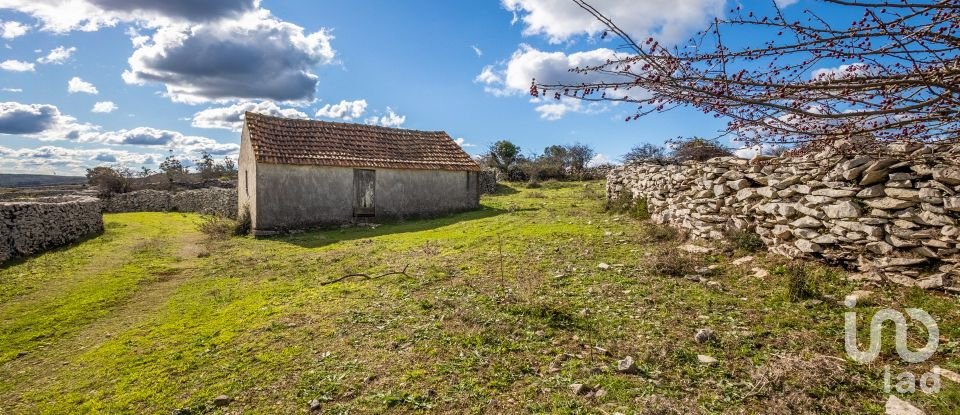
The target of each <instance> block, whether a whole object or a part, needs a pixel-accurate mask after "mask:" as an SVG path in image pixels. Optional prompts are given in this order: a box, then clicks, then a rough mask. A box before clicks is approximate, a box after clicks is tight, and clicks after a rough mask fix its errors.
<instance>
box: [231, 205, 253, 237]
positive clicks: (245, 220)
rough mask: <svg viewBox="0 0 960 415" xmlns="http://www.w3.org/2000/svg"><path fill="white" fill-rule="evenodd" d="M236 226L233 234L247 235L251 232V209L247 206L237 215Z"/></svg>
mask: <svg viewBox="0 0 960 415" xmlns="http://www.w3.org/2000/svg"><path fill="white" fill-rule="evenodd" d="M236 222H237V223H236V227H234V229H233V234H234V235H237V236H241V235H246V234H248V233H250V227H251V222H250V209H248V208H247V207H246V206H244V208H243V209H242V210H241V211H240V213H239V215H238V216H237V221H236Z"/></svg>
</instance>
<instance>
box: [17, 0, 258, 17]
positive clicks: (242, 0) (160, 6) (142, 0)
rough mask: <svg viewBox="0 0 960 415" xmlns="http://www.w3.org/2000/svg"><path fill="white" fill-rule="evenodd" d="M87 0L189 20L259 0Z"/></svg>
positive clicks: (235, 11) (225, 13) (244, 8)
mask: <svg viewBox="0 0 960 415" xmlns="http://www.w3.org/2000/svg"><path fill="white" fill-rule="evenodd" d="M34 1H35V0H34ZM90 2H91V3H93V4H95V5H96V6H98V7H100V8H102V9H103V10H110V11H115V12H124V13H127V14H130V15H133V14H142V13H147V14H156V15H159V16H164V17H168V18H175V19H176V18H179V19H184V20H189V21H192V22H204V21H209V20H217V19H221V18H224V17H235V16H237V15H240V14H242V13H244V12H248V11H252V10H254V9H256V8H257V7H258V6H259V3H260V1H259V0H203V1H197V0H164V1H156V0H90Z"/></svg>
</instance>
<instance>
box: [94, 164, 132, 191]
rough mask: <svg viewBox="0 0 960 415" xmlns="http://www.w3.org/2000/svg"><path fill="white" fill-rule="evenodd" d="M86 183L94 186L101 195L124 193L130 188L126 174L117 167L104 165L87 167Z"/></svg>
mask: <svg viewBox="0 0 960 415" xmlns="http://www.w3.org/2000/svg"><path fill="white" fill-rule="evenodd" d="M87 183H89V184H90V185H91V186H96V187H97V188H98V189H99V192H100V195H101V196H109V195H112V194H114V193H125V192H127V191H128V190H129V188H130V181H129V180H128V177H127V176H125V175H124V174H123V173H122V172H121V171H119V170H118V169H115V168H113V167H106V166H100V167H94V168H92V169H87Z"/></svg>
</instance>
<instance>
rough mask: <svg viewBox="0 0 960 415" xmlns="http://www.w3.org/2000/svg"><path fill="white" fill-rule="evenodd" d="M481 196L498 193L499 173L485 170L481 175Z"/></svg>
mask: <svg viewBox="0 0 960 415" xmlns="http://www.w3.org/2000/svg"><path fill="white" fill-rule="evenodd" d="M479 174H480V179H479V182H480V194H482V195H488V194H494V193H496V192H497V172H496V171H494V170H484V171H481V172H480V173H479Z"/></svg>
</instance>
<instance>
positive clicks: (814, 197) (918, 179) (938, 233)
mask: <svg viewBox="0 0 960 415" xmlns="http://www.w3.org/2000/svg"><path fill="white" fill-rule="evenodd" d="M958 163H960V146H957V145H939V146H919V145H904V144H895V145H891V146H889V148H888V149H887V151H885V152H884V153H883V154H877V155H860V156H847V155H844V154H842V153H841V152H839V151H836V150H832V149H828V150H825V151H823V152H819V153H809V154H806V155H804V156H801V157H783V158H778V159H774V160H770V161H767V162H764V163H763V164H755V163H751V162H750V161H748V160H744V159H739V158H734V157H720V158H715V159H711V160H709V161H707V162H703V163H684V164H681V165H667V166H661V165H655V164H641V165H632V166H624V167H619V168H617V169H615V170H613V171H611V173H610V174H609V175H608V176H607V197H608V198H610V199H618V198H621V197H628V198H634V199H637V198H643V199H646V201H647V206H648V209H649V211H650V213H651V214H652V218H653V220H654V221H656V222H658V223H667V224H671V225H673V226H676V227H678V228H681V229H683V230H685V231H687V232H688V233H689V235H690V236H691V237H692V238H695V239H708V240H720V239H724V238H726V237H727V236H728V234H729V233H731V232H736V231H739V232H746V231H749V232H755V233H757V234H758V235H759V236H760V238H761V239H762V240H763V241H764V243H765V244H766V245H767V247H768V248H769V250H770V251H771V252H774V253H777V254H781V255H785V256H788V257H792V258H797V257H803V256H816V257H821V258H827V259H831V260H839V261H846V262H849V263H852V264H856V265H857V266H858V267H859V269H860V270H861V271H862V272H861V273H860V274H858V275H856V276H855V277H856V278H866V279H873V280H886V281H892V282H895V283H898V284H903V285H910V286H920V287H923V288H931V289H933V288H937V289H939V288H943V289H947V290H951V291H958V288H960V267H958V265H957V263H958V262H960V256H958V252H960V249H958V248H960V245H958V242H960V227H958V219H960V166H958Z"/></svg>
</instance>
